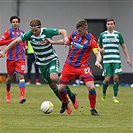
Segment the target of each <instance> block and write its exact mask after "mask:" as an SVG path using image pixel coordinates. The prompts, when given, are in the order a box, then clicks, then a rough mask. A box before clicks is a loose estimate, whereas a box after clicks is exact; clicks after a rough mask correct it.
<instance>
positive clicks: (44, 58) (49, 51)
mask: <svg viewBox="0 0 133 133" xmlns="http://www.w3.org/2000/svg"><path fill="white" fill-rule="evenodd" d="M58 33H59V30H58V29H54V28H41V33H40V35H39V36H38V37H36V36H34V35H33V33H32V31H31V30H30V31H28V32H26V33H25V34H23V35H22V36H21V39H22V40H23V41H24V40H27V41H28V40H29V41H30V43H31V45H32V47H33V49H34V54H35V57H36V64H37V65H40V66H43V65H48V64H49V63H50V62H52V61H53V60H58V56H57V54H56V51H55V50H54V48H53V46H52V44H49V43H47V41H46V40H45V38H52V37H53V36H55V35H58Z"/></svg>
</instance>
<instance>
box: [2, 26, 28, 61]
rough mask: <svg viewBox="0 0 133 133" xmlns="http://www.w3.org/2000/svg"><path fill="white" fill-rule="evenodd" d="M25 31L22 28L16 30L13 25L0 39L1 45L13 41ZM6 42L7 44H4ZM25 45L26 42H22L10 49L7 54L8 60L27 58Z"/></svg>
mask: <svg viewBox="0 0 133 133" xmlns="http://www.w3.org/2000/svg"><path fill="white" fill-rule="evenodd" d="M23 33H24V32H23V31H22V30H20V29H18V30H15V29H14V28H13V27H12V28H10V29H7V30H6V31H5V32H4V34H3V36H2V39H1V40H0V45H1V46H2V45H8V44H9V43H10V42H11V41H13V40H14V39H15V38H17V37H19V36H21V35H22V34H23ZM4 43H5V44H4ZM25 46H26V42H20V43H19V44H17V45H16V46H14V47H13V48H11V49H10V50H8V52H7V54H6V58H7V60H24V59H25Z"/></svg>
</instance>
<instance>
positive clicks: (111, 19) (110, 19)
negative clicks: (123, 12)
mask: <svg viewBox="0 0 133 133" xmlns="http://www.w3.org/2000/svg"><path fill="white" fill-rule="evenodd" d="M110 21H113V22H114V24H115V20H114V19H113V18H108V19H107V20H106V23H107V22H110Z"/></svg>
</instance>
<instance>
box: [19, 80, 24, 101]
mask: <svg viewBox="0 0 133 133" xmlns="http://www.w3.org/2000/svg"><path fill="white" fill-rule="evenodd" d="M19 89H20V98H24V94H25V82H24V79H22V80H20V83H19Z"/></svg>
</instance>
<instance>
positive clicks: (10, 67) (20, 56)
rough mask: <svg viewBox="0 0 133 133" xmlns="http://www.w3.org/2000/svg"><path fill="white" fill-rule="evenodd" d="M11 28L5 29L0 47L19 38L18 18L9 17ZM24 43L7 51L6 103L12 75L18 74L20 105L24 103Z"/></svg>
mask: <svg viewBox="0 0 133 133" xmlns="http://www.w3.org/2000/svg"><path fill="white" fill-rule="evenodd" d="M10 23H11V28H9V29H7V30H6V31H5V32H4V34H3V36H2V39H1V40H0V46H2V45H8V44H9V43H10V42H12V41H13V40H14V39H15V38H17V37H19V36H20V35H22V34H23V33H24V31H22V30H21V29H19V25H20V18H19V17H17V16H11V18H10ZM26 47H27V46H26V42H20V43H17V44H16V46H15V47H13V48H11V49H10V50H8V51H7V56H6V66H7V73H8V76H7V79H6V101H7V102H8V103H10V102H11V96H10V90H11V84H12V80H13V76H14V73H15V72H16V73H18V79H19V89H20V103H24V102H25V101H26V99H25V97H24V94H25V79H24V73H25V48H26Z"/></svg>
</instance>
